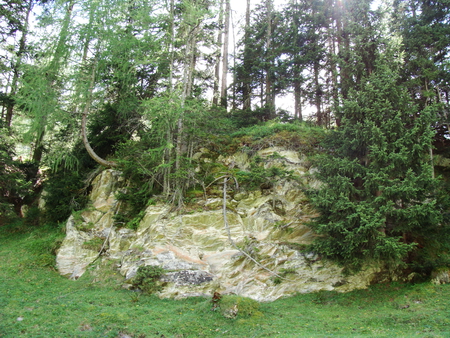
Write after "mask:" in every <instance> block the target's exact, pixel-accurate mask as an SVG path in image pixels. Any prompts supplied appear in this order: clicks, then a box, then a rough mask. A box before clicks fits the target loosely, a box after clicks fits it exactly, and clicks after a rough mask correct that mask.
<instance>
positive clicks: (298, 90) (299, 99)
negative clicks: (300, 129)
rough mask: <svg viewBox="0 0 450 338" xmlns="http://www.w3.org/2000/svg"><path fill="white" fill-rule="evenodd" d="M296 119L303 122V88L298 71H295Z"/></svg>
mask: <svg viewBox="0 0 450 338" xmlns="http://www.w3.org/2000/svg"><path fill="white" fill-rule="evenodd" d="M294 74H295V75H294V77H295V80H294V118H295V119H297V120H300V121H303V116H302V86H301V83H300V80H299V74H298V71H297V70H295V71H294Z"/></svg>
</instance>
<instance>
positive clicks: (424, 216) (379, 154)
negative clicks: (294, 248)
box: [312, 60, 441, 269]
mask: <svg viewBox="0 0 450 338" xmlns="http://www.w3.org/2000/svg"><path fill="white" fill-rule="evenodd" d="M388 62H392V60H386V61H384V62H378V66H375V65H374V71H373V72H372V73H371V74H370V75H369V76H368V77H366V78H365V79H362V80H361V81H360V90H358V91H354V90H353V91H352V90H350V91H349V97H348V100H345V101H344V105H343V119H342V126H341V128H339V129H338V130H337V131H334V132H332V133H331V134H330V140H329V146H330V148H329V150H330V155H329V156H326V157H324V158H322V159H321V160H320V161H319V162H318V168H319V172H318V175H317V176H318V178H319V179H320V180H321V181H322V182H324V185H323V187H322V189H320V190H319V191H317V192H315V193H312V202H313V204H314V205H315V206H316V208H317V210H318V212H319V213H320V216H319V217H318V218H317V219H316V220H315V221H314V222H313V223H312V227H313V229H314V230H315V231H316V232H317V233H318V234H319V235H321V237H319V238H318V239H317V241H316V242H315V244H314V248H315V250H317V252H319V253H320V254H322V255H323V256H325V257H327V258H330V259H333V260H337V261H338V262H340V263H342V264H344V265H345V266H347V267H350V268H356V269H357V268H359V267H360V266H361V264H363V263H364V262H379V261H385V262H389V263H391V264H393V265H394V266H395V265H398V264H399V263H401V262H402V261H408V257H409V258H410V259H412V257H413V254H414V251H417V250H418V249H419V248H422V247H423V246H425V245H426V237H427V234H430V233H432V232H435V231H436V229H437V228H438V227H439V224H440V220H441V216H440V212H439V210H438V208H437V201H436V196H434V195H433V191H435V188H436V186H437V181H436V180H435V179H433V178H432V175H431V170H432V167H431V164H430V160H429V157H428V149H429V147H430V144H431V142H432V138H433V132H432V129H431V127H430V126H431V124H432V122H433V120H434V113H435V111H434V110H433V109H432V107H428V108H426V109H422V110H420V109H419V108H418V107H417V106H416V105H415V104H414V103H413V102H412V100H411V98H410V96H409V94H408V92H407V90H406V88H405V86H404V85H402V84H401V83H400V81H399V74H398V70H396V69H393V67H391V66H388Z"/></svg>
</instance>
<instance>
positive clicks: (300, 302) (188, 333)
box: [0, 227, 450, 338]
mask: <svg viewBox="0 0 450 338" xmlns="http://www.w3.org/2000/svg"><path fill="white" fill-rule="evenodd" d="M62 236H63V234H62V232H61V231H58V230H55V229H53V230H51V229H43V228H41V229H34V230H23V229H22V231H14V229H13V228H6V227H2V228H0V257H1V259H0V337H2V338H3V337H5V338H6V337H46V338H49V337H112V338H116V337H117V338H118V337H122V338H124V337H134V338H138V337H139V338H144V337H248V338H250V337H421V338H427V337H450V286H449V285H442V286H435V285H431V284H428V283H425V284H417V285H401V284H383V285H377V286H373V287H371V288H369V289H367V290H360V291H354V292H350V293H346V294H338V293H334V292H321V293H315V294H306V295H297V296H294V297H291V298H285V299H280V300H278V301H275V302H272V303H263V304H260V305H259V306H258V308H257V311H253V312H251V315H250V314H248V313H247V314H246V315H243V316H239V314H238V316H237V317H236V318H235V319H229V318H225V317H224V316H223V315H222V314H221V311H212V310H211V309H212V302H211V299H205V298H190V299H186V300H180V301H175V300H168V299H164V300H160V299H159V298H157V297H156V296H146V295H140V296H136V293H135V292H133V291H128V290H124V289H121V288H120V287H114V286H113V284H112V283H111V282H106V285H105V282H95V280H94V279H93V278H92V277H90V276H89V275H88V274H86V275H85V276H83V277H81V278H80V279H78V280H77V281H71V280H67V279H65V278H63V277H61V276H59V275H58V273H57V272H56V271H55V270H54V268H53V267H52V266H51V264H49V259H48V255H49V254H51V252H53V251H54V250H53V246H54V243H55V242H56V243H57V242H58V241H59V240H60V239H61V237H62Z"/></svg>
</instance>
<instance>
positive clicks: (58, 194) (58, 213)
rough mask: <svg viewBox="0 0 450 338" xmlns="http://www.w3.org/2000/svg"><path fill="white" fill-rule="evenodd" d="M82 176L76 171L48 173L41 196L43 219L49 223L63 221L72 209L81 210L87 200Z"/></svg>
mask: <svg viewBox="0 0 450 338" xmlns="http://www.w3.org/2000/svg"><path fill="white" fill-rule="evenodd" d="M83 178H84V176H83V175H82V174H81V173H80V172H76V171H70V172H69V171H58V172H52V173H50V174H49V175H48V180H47V181H46V183H45V186H44V190H45V192H46V193H45V194H44V196H43V198H44V200H45V211H44V215H43V217H44V219H45V220H46V221H47V222H50V223H59V222H63V221H65V220H66V219H67V218H68V217H69V216H70V214H71V213H72V212H73V211H79V210H82V209H83V208H84V207H85V205H86V203H87V202H88V191H86V189H85V183H84V181H83Z"/></svg>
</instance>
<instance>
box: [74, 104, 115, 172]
mask: <svg viewBox="0 0 450 338" xmlns="http://www.w3.org/2000/svg"><path fill="white" fill-rule="evenodd" d="M89 107H90V103H87V104H86V107H85V108H84V111H83V117H82V120H81V136H82V138H83V145H84V147H85V148H86V151H87V152H88V154H89V156H90V157H91V158H92V159H93V160H94V161H95V162H97V163H98V164H100V165H102V166H105V167H117V163H116V162H112V161H107V160H104V159H103V158H101V157H100V156H98V155H97V154H96V153H95V151H94V149H92V147H91V145H90V143H89V140H88V138H87V134H86V120H87V113H88V111H89Z"/></svg>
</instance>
